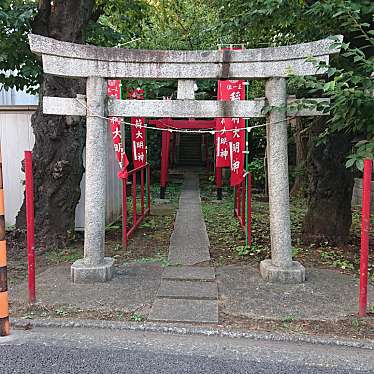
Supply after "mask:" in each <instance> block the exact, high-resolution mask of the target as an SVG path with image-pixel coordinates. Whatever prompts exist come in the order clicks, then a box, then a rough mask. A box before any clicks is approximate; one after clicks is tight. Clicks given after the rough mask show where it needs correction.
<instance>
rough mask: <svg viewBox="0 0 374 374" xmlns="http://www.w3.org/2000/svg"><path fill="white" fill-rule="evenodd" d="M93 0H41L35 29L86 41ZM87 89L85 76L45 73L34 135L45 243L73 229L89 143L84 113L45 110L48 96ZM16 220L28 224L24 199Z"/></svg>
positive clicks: (40, 233) (59, 241)
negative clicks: (73, 77) (52, 112)
mask: <svg viewBox="0 0 374 374" xmlns="http://www.w3.org/2000/svg"><path fill="white" fill-rule="evenodd" d="M94 4H95V1H94V0H64V1H52V2H51V1H50V0H41V1H40V2H39V7H38V13H37V15H36V17H35V19H34V21H33V25H32V30H33V32H34V33H36V34H40V35H44V36H49V37H52V38H55V39H58V40H62V41H69V42H74V43H82V42H83V41H84V31H85V29H86V26H87V24H88V21H89V19H90V17H91V15H92V12H93V7H94ZM84 92H85V81H84V80H82V79H69V78H61V77H55V76H50V75H43V77H42V83H41V87H40V95H39V107H38V109H37V111H36V112H35V113H34V115H33V116H32V120H31V124H32V127H33V131H34V135H35V145H34V149H33V174H34V198H35V232H36V235H37V238H38V244H39V245H41V246H48V247H61V246H64V245H65V244H66V241H67V239H68V236H69V233H70V231H71V230H74V224H75V208H76V205H77V204H78V202H79V199H80V181H81V179H82V175H83V171H84V169H83V160H82V151H83V148H84V144H85V121H84V120H83V119H82V118H80V117H72V116H52V115H44V114H43V106H42V100H43V96H44V95H47V96H60V97H75V96H76V94H78V93H80V94H84ZM16 225H17V228H19V229H24V227H25V202H24V203H23V205H22V207H21V209H20V212H19V213H18V216H17V220H16Z"/></svg>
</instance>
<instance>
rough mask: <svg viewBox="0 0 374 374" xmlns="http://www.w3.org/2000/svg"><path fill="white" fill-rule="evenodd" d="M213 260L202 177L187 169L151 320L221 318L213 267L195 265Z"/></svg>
mask: <svg viewBox="0 0 374 374" xmlns="http://www.w3.org/2000/svg"><path fill="white" fill-rule="evenodd" d="M209 260H210V254H209V238H208V234H207V232H206V226H205V222H204V219H203V214H202V211H201V199H200V191H199V177H198V175H197V174H194V173H191V172H186V173H185V178H184V182H183V190H182V193H181V196H180V199H179V208H178V212H177V216H176V220H175V224H174V231H173V234H172V235H171V237H170V246H169V261H170V263H171V264H172V265H181V266H171V267H168V268H166V269H165V270H164V272H163V274H162V281H161V286H160V288H159V290H158V293H157V299H156V301H155V303H154V304H153V306H152V310H151V312H150V315H149V319H150V320H154V321H169V322H176V321H177V322H199V323H205V322H209V323H216V322H218V288H217V284H216V282H215V274H214V269H213V268H210V267H202V266H196V267H194V266H192V265H196V264H201V263H203V262H207V261H209Z"/></svg>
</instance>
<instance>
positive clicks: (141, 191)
mask: <svg viewBox="0 0 374 374" xmlns="http://www.w3.org/2000/svg"><path fill="white" fill-rule="evenodd" d="M140 200H141V210H142V216H144V168H143V169H142V170H140Z"/></svg>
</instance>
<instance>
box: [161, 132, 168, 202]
mask: <svg viewBox="0 0 374 374" xmlns="http://www.w3.org/2000/svg"><path fill="white" fill-rule="evenodd" d="M161 137H162V138H161V140H162V144H161V175H160V199H165V190H166V170H165V169H166V148H167V145H166V143H167V138H166V131H165V130H164V131H162V134H161Z"/></svg>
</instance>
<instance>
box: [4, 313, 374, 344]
mask: <svg viewBox="0 0 374 374" xmlns="http://www.w3.org/2000/svg"><path fill="white" fill-rule="evenodd" d="M10 323H11V327H12V328H15V329H28V328H30V327H42V328H98V329H109V330H127V331H142V332H156V333H163V334H175V335H201V336H218V337H226V338H244V339H252V340H264V341H278V342H287V343H309V344H320V345H329V346H340V347H348V348H361V349H370V350H374V340H352V339H341V338H330V337H317V336H308V335H302V334H281V333H262V332H255V331H245V332H241V331H235V330H230V329H226V328H209V327H206V328H204V327H197V326H194V325H191V324H175V323H174V324H173V325H168V324H161V323H153V322H143V323H139V322H122V321H121V322H119V321H98V320H83V319H82V320H74V321H73V320H63V319H29V320H24V319H18V318H11V320H10Z"/></svg>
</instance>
